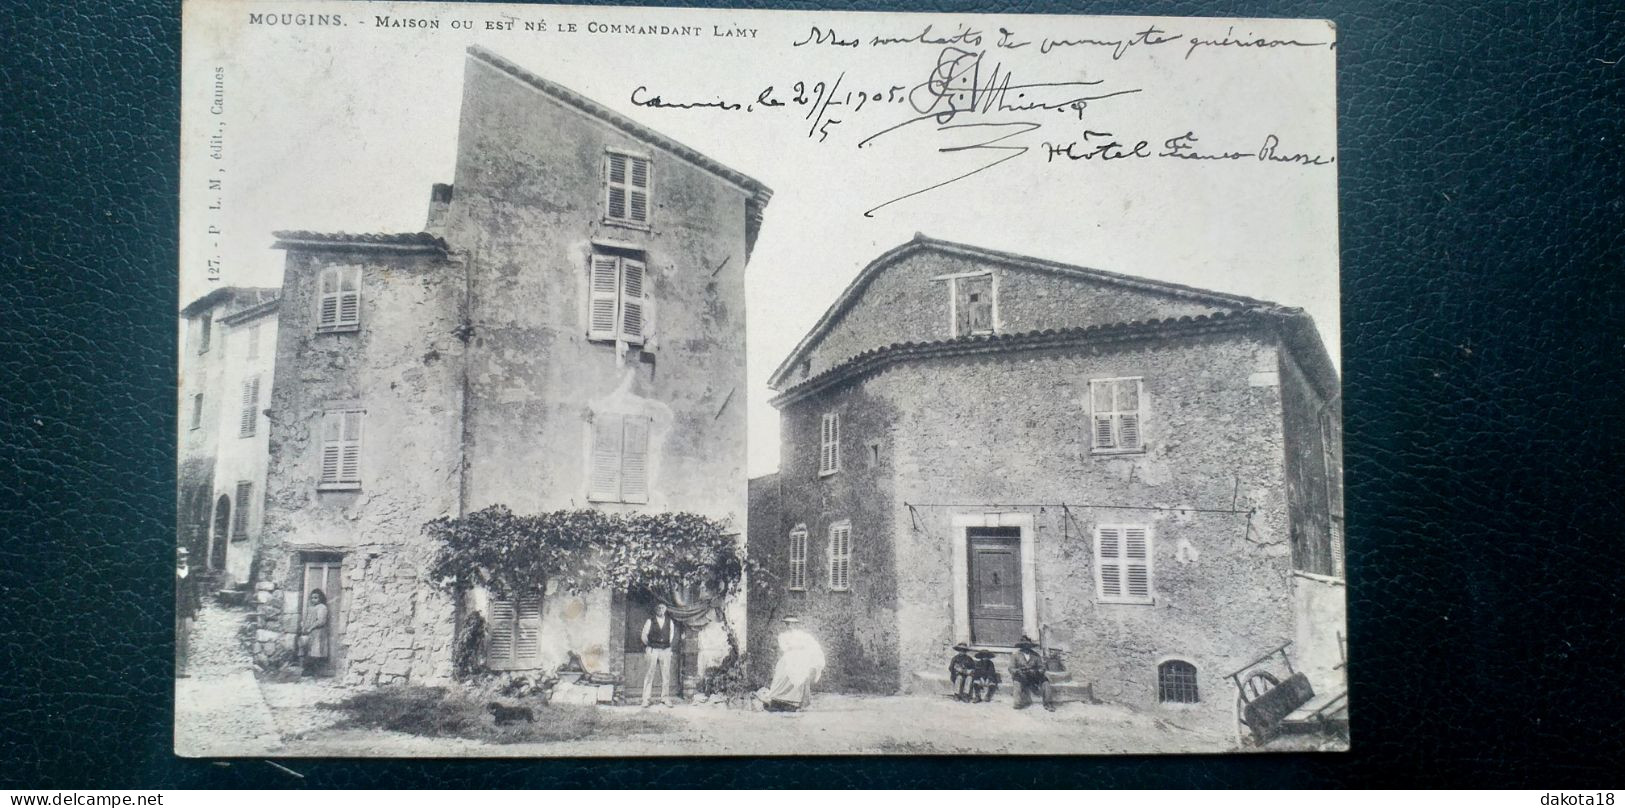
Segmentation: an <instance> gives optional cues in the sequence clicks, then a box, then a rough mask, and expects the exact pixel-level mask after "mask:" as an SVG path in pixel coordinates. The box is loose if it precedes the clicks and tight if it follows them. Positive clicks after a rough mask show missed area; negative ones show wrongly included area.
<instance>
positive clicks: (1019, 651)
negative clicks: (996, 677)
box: [1010, 634, 1055, 713]
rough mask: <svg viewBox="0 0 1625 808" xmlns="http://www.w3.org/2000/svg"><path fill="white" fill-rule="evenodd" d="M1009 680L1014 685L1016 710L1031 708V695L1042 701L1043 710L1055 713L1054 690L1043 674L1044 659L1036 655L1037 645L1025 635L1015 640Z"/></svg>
mask: <svg viewBox="0 0 1625 808" xmlns="http://www.w3.org/2000/svg"><path fill="white" fill-rule="evenodd" d="M1010 679H1011V680H1012V681H1014V682H1015V684H1016V709H1017V710H1025V709H1027V708H1028V707H1031V706H1032V703H1033V693H1034V692H1037V693H1038V694H1039V695H1040V696H1041V697H1042V698H1043V700H1044V709H1046V710H1049V711H1050V712H1052V713H1053V712H1055V689H1054V688H1053V687H1051V686H1050V683H1049V676H1048V675H1047V674H1045V673H1044V657H1043V656H1042V655H1040V654H1039V653H1038V643H1035V642H1033V641H1032V638H1030V637H1028V636H1027V635H1025V634H1023V635H1021V639H1019V640H1016V652H1015V654H1013V655H1012V656H1011V657H1010Z"/></svg>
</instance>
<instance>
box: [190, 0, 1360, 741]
mask: <svg viewBox="0 0 1625 808" xmlns="http://www.w3.org/2000/svg"><path fill="white" fill-rule="evenodd" d="M1337 34H1338V31H1337V28H1336V27H1335V26H1334V25H1333V24H1331V23H1330V22H1327V21H1324V20H1292V19H1270V20H1265V19H1221V18H1202V19H1197V18H1166V17H1116V16H1084V15H1068V16H1040V15H1023V14H1008V15H994V14H960V13H901V12H898V13H892V12H834V11H763V10H737V9H734V10H723V9H676V8H634V7H585V6H547V5H523V6H521V5H501V4H479V5H459V4H450V3H434V2H428V3H386V2H362V1H361V0H311V1H310V2H281V1H280V0H244V1H243V2H227V1H226V0H189V2H188V3H187V4H186V5H185V7H184V17H183V28H182V36H183V40H182V87H181V109H182V120H181V131H180V138H181V143H180V188H181V201H180V233H179V245H180V267H179V272H180V278H179V283H180V308H179V309H178V311H177V312H176V313H175V315H176V327H177V329H178V332H177V335H178V340H179V345H180V353H179V363H178V367H179V378H178V382H177V408H178V409H177V411H178V414H179V420H178V424H179V434H178V435H177V437H176V452H177V457H178V469H177V475H178V476H177V480H178V488H177V490H176V491H175V496H176V508H177V511H178V514H179V518H178V520H177V524H176V526H175V531H176V532H175V553H176V565H175V599H176V600H175V603H176V618H175V638H176V644H175V657H176V658H175V682H174V693H175V708H174V729H175V740H174V744H175V748H174V751H175V753H176V754H178V755H180V756H183V757H189V758H195V757H204V758H219V757H271V758H353V757H422V758H445V757H477V758H489V757H667V756H801V755H814V756H824V755H965V756H977V755H1033V754H1065V755H1078V754H1089V755H1110V754H1178V753H1237V754H1248V753H1261V752H1262V753H1270V752H1325V753H1335V752H1342V751H1345V750H1348V749H1349V748H1350V743H1351V719H1350V710H1351V705H1350V703H1349V698H1348V671H1349V666H1350V665H1351V664H1353V663H1351V659H1353V658H1354V657H1355V656H1356V655H1357V652H1358V648H1357V647H1356V648H1351V647H1350V644H1349V642H1348V636H1347V634H1348V632H1347V622H1346V606H1345V604H1346V602H1347V600H1348V587H1349V585H1350V583H1351V582H1350V581H1349V580H1348V579H1347V577H1346V575H1345V563H1344V557H1345V543H1346V542H1345V536H1346V531H1345V513H1344V508H1343V404H1342V392H1341V391H1342V382H1341V370H1340V368H1341V355H1340V344H1341V340H1340V333H1341V330H1340V329H1341V325H1342V324H1341V321H1340V299H1341V298H1340V293H1339V277H1340V274H1339V251H1338V232H1339V230H1338V193H1337V192H1338V168H1339V166H1338V162H1337V120H1336V118H1337V103H1336V73H1335V70H1336V64H1337V47H1336V45H1337ZM1349 541H1356V542H1357V541H1358V538H1357V537H1356V538H1353V539H1349ZM166 563H167V562H166ZM1353 583H1354V585H1358V582H1353ZM1355 723H1357V722H1355Z"/></svg>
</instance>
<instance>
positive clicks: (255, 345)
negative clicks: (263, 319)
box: [248, 323, 260, 359]
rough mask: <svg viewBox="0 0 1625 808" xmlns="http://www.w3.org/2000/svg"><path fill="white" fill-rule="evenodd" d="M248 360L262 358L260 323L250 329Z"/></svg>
mask: <svg viewBox="0 0 1625 808" xmlns="http://www.w3.org/2000/svg"><path fill="white" fill-rule="evenodd" d="M248 358H249V359H258V358H260V325H259V323H255V324H254V326H253V327H252V328H250V329H248Z"/></svg>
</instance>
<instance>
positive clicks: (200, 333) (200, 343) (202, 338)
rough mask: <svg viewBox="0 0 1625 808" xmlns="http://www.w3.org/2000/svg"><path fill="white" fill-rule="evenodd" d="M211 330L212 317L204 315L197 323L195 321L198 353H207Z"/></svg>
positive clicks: (212, 328) (212, 326)
mask: <svg viewBox="0 0 1625 808" xmlns="http://www.w3.org/2000/svg"><path fill="white" fill-rule="evenodd" d="M213 330H214V315H212V314H205V315H203V316H202V317H199V318H198V321H197V352H198V353H200V354H206V353H208V352H209V339H210V332H211V331H213Z"/></svg>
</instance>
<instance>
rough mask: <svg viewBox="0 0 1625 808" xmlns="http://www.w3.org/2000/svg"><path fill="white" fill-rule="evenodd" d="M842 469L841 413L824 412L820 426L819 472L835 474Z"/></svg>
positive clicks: (821, 473)
mask: <svg viewBox="0 0 1625 808" xmlns="http://www.w3.org/2000/svg"><path fill="white" fill-rule="evenodd" d="M840 470H841V414H840V413H838V412H826V413H824V419H823V422H822V423H821V424H820V426H819V428H818V474H819V476H823V475H826V474H834V473H835V472H837V471H840Z"/></svg>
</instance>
